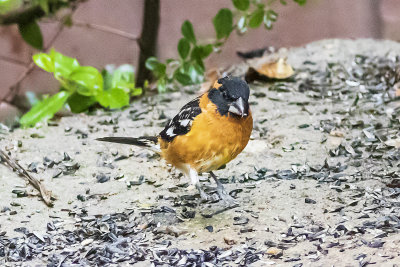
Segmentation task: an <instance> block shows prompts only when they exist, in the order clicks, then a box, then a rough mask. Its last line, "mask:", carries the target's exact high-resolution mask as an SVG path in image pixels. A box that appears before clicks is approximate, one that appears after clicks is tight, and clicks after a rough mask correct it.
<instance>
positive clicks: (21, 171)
mask: <svg viewBox="0 0 400 267" xmlns="http://www.w3.org/2000/svg"><path fill="white" fill-rule="evenodd" d="M0 158H1V159H2V160H4V161H5V162H6V163H7V165H8V166H9V167H10V168H11V169H13V171H15V172H16V173H18V175H20V176H22V177H24V178H25V179H26V180H27V181H28V182H29V183H30V184H31V185H32V186H33V187H34V188H35V189H36V190H38V191H39V193H40V196H41V197H42V199H43V201H44V203H46V205H47V206H49V207H53V202H52V200H51V197H52V195H51V191H47V190H46V189H45V187H44V185H42V184H41V183H40V181H39V180H37V179H36V178H34V177H32V176H31V175H30V174H29V173H28V172H27V171H26V170H25V169H24V168H22V167H21V165H19V163H18V162H17V161H15V160H13V159H11V158H10V157H9V156H8V155H7V154H6V153H4V151H3V150H1V149H0Z"/></svg>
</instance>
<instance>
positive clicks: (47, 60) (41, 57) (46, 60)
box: [32, 53, 54, 72]
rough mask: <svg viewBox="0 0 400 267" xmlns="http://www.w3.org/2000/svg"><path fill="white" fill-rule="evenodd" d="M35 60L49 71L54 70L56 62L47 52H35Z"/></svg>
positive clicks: (40, 66) (39, 65)
mask: <svg viewBox="0 0 400 267" xmlns="http://www.w3.org/2000/svg"><path fill="white" fill-rule="evenodd" d="M32 59H33V62H35V64H36V65H37V66H38V67H39V68H41V69H43V70H45V71H47V72H54V62H53V59H52V58H51V57H50V56H49V55H48V54H45V53H39V54H35V55H33V56H32Z"/></svg>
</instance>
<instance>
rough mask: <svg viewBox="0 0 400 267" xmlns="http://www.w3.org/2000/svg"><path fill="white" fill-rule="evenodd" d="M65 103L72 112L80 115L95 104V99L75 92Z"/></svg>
mask: <svg viewBox="0 0 400 267" xmlns="http://www.w3.org/2000/svg"><path fill="white" fill-rule="evenodd" d="M67 103H68V105H69V107H70V109H71V111H72V112H74V113H81V112H84V111H86V110H88V108H90V107H91V106H93V105H94V104H95V103H96V98H95V97H94V96H84V95H80V94H78V93H77V92H75V93H73V94H72V95H71V96H70V97H69V98H68V102H67Z"/></svg>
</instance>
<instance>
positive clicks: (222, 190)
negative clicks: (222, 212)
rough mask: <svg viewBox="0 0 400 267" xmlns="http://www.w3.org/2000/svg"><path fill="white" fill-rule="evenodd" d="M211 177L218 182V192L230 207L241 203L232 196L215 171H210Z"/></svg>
mask: <svg viewBox="0 0 400 267" xmlns="http://www.w3.org/2000/svg"><path fill="white" fill-rule="evenodd" d="M210 174H211V177H212V178H213V179H214V180H215V183H216V184H217V194H218V196H219V197H220V199H221V200H222V201H223V202H224V203H225V204H226V205H227V206H228V207H231V208H233V207H237V206H239V204H238V203H237V202H236V200H235V199H234V198H233V197H231V196H230V195H229V194H228V193H227V192H226V191H225V188H224V186H223V185H222V183H221V181H220V180H218V178H217V176H215V174H214V173H213V172H210Z"/></svg>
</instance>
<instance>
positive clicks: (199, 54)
mask: <svg viewBox="0 0 400 267" xmlns="http://www.w3.org/2000/svg"><path fill="white" fill-rule="evenodd" d="M212 51H213V46H212V45H211V44H208V45H198V46H195V47H194V48H193V50H192V53H191V54H190V58H191V59H193V60H203V59H205V58H207V57H208V56H209V55H210V54H211V53H212Z"/></svg>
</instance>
